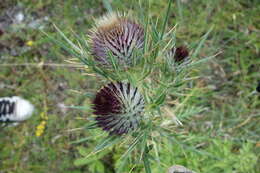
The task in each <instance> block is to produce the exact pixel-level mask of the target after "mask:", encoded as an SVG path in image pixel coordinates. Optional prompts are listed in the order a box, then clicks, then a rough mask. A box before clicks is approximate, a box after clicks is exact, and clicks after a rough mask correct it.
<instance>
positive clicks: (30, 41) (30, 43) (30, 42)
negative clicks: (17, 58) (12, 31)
mask: <svg viewBox="0 0 260 173" xmlns="http://www.w3.org/2000/svg"><path fill="white" fill-rule="evenodd" d="M26 45H27V46H33V45H34V42H33V41H32V40H29V41H27V42H26Z"/></svg>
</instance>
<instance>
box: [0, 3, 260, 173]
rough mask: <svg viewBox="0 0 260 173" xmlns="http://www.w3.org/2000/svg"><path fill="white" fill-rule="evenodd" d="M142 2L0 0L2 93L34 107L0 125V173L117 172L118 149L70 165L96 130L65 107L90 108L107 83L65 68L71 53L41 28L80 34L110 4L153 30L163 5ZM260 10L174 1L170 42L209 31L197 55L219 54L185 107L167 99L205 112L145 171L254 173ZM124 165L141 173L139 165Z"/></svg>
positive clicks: (259, 117)
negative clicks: (148, 21)
mask: <svg viewBox="0 0 260 173" xmlns="http://www.w3.org/2000/svg"><path fill="white" fill-rule="evenodd" d="M149 1H150V7H147V6H144V4H145V3H144V2H145V1H142V0H140V1H134V0H132V1H131V0H125V1H120V0H113V1H101V0H98V1H92V0H66V1H62V0H56V1H52V0H46V1H31V0H22V1H18V0H2V1H1V4H0V60H1V63H0V96H1V97H4V96H12V95H19V96H22V97H24V98H27V99H29V100H30V101H31V102H33V103H34V104H35V106H36V108H37V111H36V113H35V114H34V116H33V117H32V118H31V119H30V120H28V121H26V122H25V123H22V124H20V125H19V126H15V127H7V128H4V129H0V130H1V132H0V173H35V172H39V173H41V172H51V173H52V172H53V173H54V172H55V173H59V172H69V173H80V172H90V173H95V172H98V173H102V172H106V173H112V172H115V169H114V167H115V164H116V160H117V159H118V158H120V157H121V154H122V153H123V152H124V151H123V149H121V148H112V149H110V150H106V151H105V152H102V153H100V154H99V155H96V156H95V157H91V159H88V160H87V161H86V163H87V164H86V165H81V164H80V163H78V162H75V160H76V159H77V158H79V157H81V155H83V156H84V155H85V154H86V153H89V152H90V151H91V148H93V146H95V145H96V143H97V142H98V141H95V140H88V141H86V142H84V143H80V144H74V143H73V141H77V140H78V139H81V138H85V137H88V136H90V135H95V134H93V133H96V132H92V131H89V130H85V129H84V128H82V127H84V124H85V123H86V121H85V117H86V116H88V115H89V114H90V113H89V112H88V110H85V111H84V110H77V109H70V108H67V107H65V106H79V108H80V106H88V105H89V103H90V100H89V99H88V98H87V97H86V95H87V94H90V93H94V92H95V91H96V89H98V88H100V86H101V85H102V84H104V83H105V82H106V81H103V80H102V79H101V78H100V83H97V82H95V81H96V80H95V79H96V78H95V77H93V76H88V75H84V74H83V71H81V70H80V69H77V68H76V67H75V66H73V65H72V64H68V63H66V62H65V60H68V59H70V58H71V57H70V55H69V54H68V53H66V52H65V51H64V50H63V49H61V48H59V47H58V46H57V45H55V44H53V43H52V42H51V41H50V40H49V38H47V37H46V36H45V35H44V34H43V33H42V32H41V31H40V30H41V29H43V30H44V31H45V32H47V33H48V34H50V35H53V36H54V37H55V35H57V34H58V33H57V32H56V31H55V29H54V28H53V26H52V24H51V23H55V24H56V25H57V26H58V27H59V28H60V29H61V30H62V31H63V32H65V33H71V32H72V30H73V31H74V32H75V33H77V34H87V33H88V32H89V29H90V28H91V26H92V24H93V22H94V20H93V19H94V18H96V17H98V16H100V15H102V14H104V13H106V12H107V10H108V5H107V3H108V2H110V3H111V5H112V7H113V9H114V10H119V11H128V12H130V13H136V14H138V13H140V14H141V13H144V12H147V11H149V14H150V15H151V17H153V18H154V20H155V21H156V19H157V18H158V19H159V20H158V21H159V25H160V24H161V23H162V20H161V18H162V15H163V14H164V13H165V11H166V8H167V1H166V0H162V1H158V0H149ZM140 5H141V6H142V8H140ZM259 11H260V2H259V1H258V0H229V1H226V0H196V1H193V0H179V1H178V0H176V1H174V2H173V4H172V7H171V11H170V18H169V22H168V25H167V29H168V30H169V29H171V28H172V27H173V26H174V25H176V24H178V25H177V32H176V33H177V45H181V44H184V45H187V46H190V45H191V44H192V43H196V42H197V41H198V40H200V38H201V37H202V36H203V35H204V34H205V33H207V32H208V30H209V28H211V27H212V28H213V29H212V31H211V32H210V35H209V37H208V39H207V40H206V42H205V44H204V45H203V48H202V50H201V52H200V54H199V57H201V58H203V57H205V56H209V55H212V54H215V53H219V55H218V56H217V57H216V58H214V59H213V60H211V61H210V62H208V63H207V64H204V65H203V66H201V67H200V68H199V69H197V73H198V76H199V78H198V79H197V80H196V81H195V82H193V83H191V84H190V85H192V87H191V88H192V95H189V96H187V97H186V100H185V102H184V101H183V100H180V99H178V98H174V99H173V103H174V105H178V104H180V103H182V104H183V103H185V105H188V106H194V108H196V107H204V108H205V110H204V111H202V112H198V114H197V115H195V116H192V117H188V118H182V122H183V124H184V126H182V127H180V129H179V130H178V131H176V134H178V136H177V135H176V142H175V143H172V144H170V143H168V144H167V145H165V147H164V148H162V149H160V151H159V155H160V158H161V160H160V164H161V165H160V166H158V161H154V162H152V170H153V172H155V173H157V172H158V173H161V172H166V170H167V168H168V167H170V166H172V165H175V164H180V165H184V166H186V167H188V168H190V169H192V170H194V171H196V172H212V173H222V172H227V173H229V172H230V173H231V172H232V173H257V172H260V166H259V165H260V163H259V162H260V160H259V151H260V138H259V134H260V128H259V127H260V126H259V122H260V100H259V98H260V97H259V93H258V94H257V93H254V92H253V91H254V90H255V88H256V85H257V81H258V80H259V79H260V75H259V72H260V59H259V47H260V41H259V32H260V30H259V29H260V20H259ZM191 51H192V50H191ZM19 64H23V65H22V66H21V65H19ZM184 108H185V107H184ZM183 110H184V109H183ZM185 114H187V112H184V116H185ZM177 138H178V139H177ZM169 151H170V152H169ZM74 162H75V163H74ZM128 166H129V169H128V170H129V171H130V169H131V168H133V169H132V170H131V171H132V172H144V168H143V166H142V165H141V164H139V165H138V163H137V164H136V165H128Z"/></svg>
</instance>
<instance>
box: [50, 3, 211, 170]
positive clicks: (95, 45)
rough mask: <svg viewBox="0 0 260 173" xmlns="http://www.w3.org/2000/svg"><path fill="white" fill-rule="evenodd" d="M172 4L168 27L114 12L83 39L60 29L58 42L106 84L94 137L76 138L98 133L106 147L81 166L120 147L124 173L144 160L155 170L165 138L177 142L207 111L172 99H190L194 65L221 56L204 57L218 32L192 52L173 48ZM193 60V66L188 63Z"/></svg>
mask: <svg viewBox="0 0 260 173" xmlns="http://www.w3.org/2000/svg"><path fill="white" fill-rule="evenodd" d="M170 6H171V0H169V3H168V7H167V10H166V14H165V16H164V18H163V20H162V24H161V25H158V24H157V23H156V24H154V22H153V20H152V19H151V18H150V17H149V15H148V14H146V15H145V16H141V17H139V18H137V17H134V16H130V15H120V14H119V13H110V14H108V15H106V16H105V17H102V18H101V19H99V20H98V21H96V26H94V29H92V30H91V34H89V35H88V36H84V37H79V36H76V41H75V40H71V39H69V37H68V36H66V35H65V34H64V33H63V32H62V31H61V30H60V29H59V28H58V27H56V26H55V27H56V29H57V31H58V33H59V34H60V35H61V37H62V38H63V40H57V39H54V38H53V41H54V42H56V43H57V44H59V45H60V46H61V47H62V48H64V49H65V50H67V51H68V52H69V53H71V55H72V56H74V57H76V59H75V58H73V59H71V60H69V62H70V63H79V64H82V65H83V68H82V69H83V70H85V71H86V72H87V73H88V74H91V75H92V76H93V75H94V76H95V79H96V81H101V82H100V84H99V83H98V82H97V84H98V85H99V87H100V88H101V89H100V90H99V91H97V92H96V93H95V94H94V96H93V93H92V95H90V96H89V97H88V99H89V100H90V101H91V103H92V106H91V110H89V116H87V117H86V126H85V127H84V129H87V130H88V131H90V132H91V131H93V136H90V137H89V136H88V137H86V138H83V139H80V140H79V141H74V142H73V144H75V143H82V142H86V141H87V140H90V138H92V139H95V141H98V144H97V146H95V147H94V148H93V150H92V152H90V153H89V154H82V155H83V157H82V158H79V159H77V160H76V161H75V164H76V165H81V164H85V163H87V162H88V158H90V157H91V156H93V155H96V154H98V153H100V152H101V151H103V152H104V151H105V150H106V149H107V150H109V149H111V148H113V147H114V146H115V145H116V146H117V148H121V149H122V150H123V151H124V152H123V154H122V156H121V158H120V159H118V160H117V161H116V163H115V164H116V169H117V172H120V173H121V172H124V170H125V169H127V168H126V167H125V166H126V165H131V163H132V164H133V163H135V164H134V165H138V164H140V163H143V165H144V169H145V171H146V172H152V171H151V167H150V165H151V162H153V163H155V162H156V164H158V165H159V167H161V161H160V157H159V150H160V148H162V147H163V143H165V141H167V140H169V141H170V142H175V141H176V140H177V138H178V135H177V134H175V133H174V132H175V131H176V130H178V129H179V128H180V126H181V125H182V124H183V123H182V122H181V121H183V120H184V119H185V118H187V117H188V116H191V115H194V114H196V113H198V112H200V111H202V110H203V108H194V107H193V106H192V105H189V106H185V108H182V109H181V108H180V107H181V106H180V107H172V106H171V103H172V98H173V97H176V96H177V97H179V98H180V100H185V96H183V95H185V94H186V95H189V94H188V93H187V92H188V91H189V90H185V87H187V85H186V84H187V83H189V82H191V81H193V80H194V79H196V76H194V73H193V70H192V69H193V68H194V67H197V66H198V65H199V64H201V63H203V62H205V61H207V60H208V59H210V58H212V57H214V56H212V57H204V58H203V59H200V58H199V57H198V53H199V50H200V49H201V47H202V45H203V43H204V42H205V40H206V38H207V36H208V34H209V32H210V31H209V32H208V33H206V34H205V35H204V36H203V37H202V39H201V40H200V41H199V42H198V43H197V45H196V46H193V47H189V49H190V50H191V51H190V52H189V51H188V49H187V48H186V47H177V48H173V45H175V44H176V34H177V33H176V26H172V27H171V26H169V27H168V28H169V30H168V29H167V30H166V26H167V20H168V16H169V12H170ZM140 23H142V24H144V26H142V25H141V24H140ZM166 31H167V32H166ZM187 57H188V58H187ZM185 59H188V63H181V62H182V61H185ZM195 74H196V73H195ZM102 86H103V87H102ZM185 92H186V93H185ZM182 97H184V99H181V98H182ZM180 105H182V104H180ZM86 107H87V105H86ZM180 109H181V110H184V111H180ZM102 132H103V133H102ZM180 143H181V142H180ZM134 153H136V154H134ZM169 166H170V165H169ZM134 167H135V166H134Z"/></svg>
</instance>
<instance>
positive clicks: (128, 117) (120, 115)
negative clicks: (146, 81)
mask: <svg viewBox="0 0 260 173" xmlns="http://www.w3.org/2000/svg"><path fill="white" fill-rule="evenodd" d="M93 104H94V107H93V109H94V114H95V115H97V117H96V121H97V125H98V126H99V127H101V128H102V129H103V130H105V131H108V132H109V133H110V134H115V135H122V134H125V133H128V132H130V131H132V130H135V129H137V128H138V125H139V123H140V120H141V114H142V112H143V109H144V105H145V103H144V98H143V96H142V95H141V94H140V93H139V92H138V89H137V88H136V87H133V86H131V85H130V83H122V82H116V83H109V84H108V85H106V86H104V87H103V88H102V89H101V90H100V91H99V92H98V93H97V95H96V97H95V99H94V102H93Z"/></svg>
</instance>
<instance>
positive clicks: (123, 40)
mask: <svg viewBox="0 0 260 173" xmlns="http://www.w3.org/2000/svg"><path fill="white" fill-rule="evenodd" d="M90 44H91V53H92V55H93V56H94V58H95V59H96V60H97V61H98V62H99V63H100V64H103V65H111V63H110V59H109V58H110V56H111V55H113V56H114V57H115V58H116V60H117V62H118V64H120V65H122V64H126V65H129V64H130V63H131V62H132V59H131V58H132V54H133V51H134V50H135V49H141V48H142V47H143V44H144V30H143V28H142V27H141V26H140V25H139V24H137V23H136V22H134V21H132V20H130V19H128V18H127V17H126V16H122V15H120V14H115V13H111V14H108V15H106V16H104V17H103V18H102V19H100V20H99V21H97V24H96V27H95V29H93V30H92V33H91V35H90Z"/></svg>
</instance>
